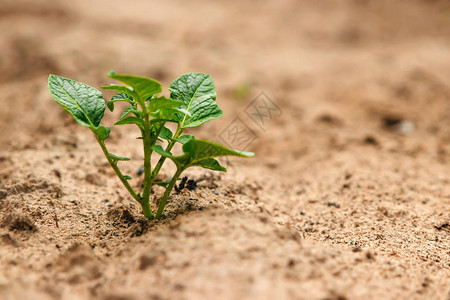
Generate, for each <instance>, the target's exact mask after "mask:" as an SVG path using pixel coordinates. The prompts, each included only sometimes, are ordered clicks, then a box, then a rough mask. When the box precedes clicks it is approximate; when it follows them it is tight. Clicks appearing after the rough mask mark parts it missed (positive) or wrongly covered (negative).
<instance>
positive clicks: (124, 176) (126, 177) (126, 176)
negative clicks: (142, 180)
mask: <svg viewBox="0 0 450 300" xmlns="http://www.w3.org/2000/svg"><path fill="white" fill-rule="evenodd" d="M123 178H125V179H126V180H131V179H133V177H131V176H129V175H123Z"/></svg>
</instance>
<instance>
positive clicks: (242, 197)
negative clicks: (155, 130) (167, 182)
mask: <svg viewBox="0 0 450 300" xmlns="http://www.w3.org/2000/svg"><path fill="white" fill-rule="evenodd" d="M449 49H450V2H449V1H446V0H442V1H425V0H422V1H419V0H411V1H387V0H381V1H380V0H352V1H350V0H346V1H337V0H335V1H332V0H326V1H325V0H323V1H263V0H261V1H256V0H252V1H229V0H228V1H210V2H201V1H197V0H194V1H180V0H174V1H164V2H162V1H160V2H156V1H154V2H153V1H152V2H150V1H146V0H129V1H126V3H125V2H123V1H118V0H108V1H106V0H98V1H86V0H76V1H55V0H53V1H45V0H2V1H1V5H0V94H1V95H2V97H1V98H2V100H1V101H2V106H1V107H2V109H1V110H0V131H1V133H0V145H1V146H0V299H115V300H119V299H120V300H127V299H130V300H131V299H444V300H448V299H450V51H449ZM111 69H113V70H116V71H117V72H121V73H132V74H140V75H143V76H149V77H152V78H155V79H157V80H159V81H160V82H161V83H162V84H163V87H164V89H165V92H164V93H165V94H166V95H167V94H168V92H167V87H168V86H169V84H170V82H171V81H172V80H173V79H174V78H176V77H177V76H179V75H181V74H183V73H185V72H203V73H208V74H211V75H212V77H213V79H214V81H215V83H216V86H217V91H218V97H217V102H218V104H219V106H220V107H221V108H222V109H223V110H224V117H223V118H221V119H219V120H216V121H213V122H209V123H207V124H205V126H203V127H202V128H196V129H193V130H191V131H190V133H195V134H196V135H197V136H199V137H202V138H207V139H209V140H212V141H216V142H219V143H228V144H230V145H231V146H233V147H237V148H239V149H242V150H248V151H253V152H255V153H256V156H255V158H252V159H230V160H222V163H223V164H224V165H226V166H227V167H228V173H223V174H219V173H212V172H206V171H204V170H201V169H191V170H188V171H187V172H186V173H185V175H186V176H187V180H186V184H185V185H184V186H181V187H180V188H179V189H178V192H176V191H174V193H173V195H172V197H171V198H170V203H169V205H168V207H167V209H166V211H165V214H164V218H163V219H162V220H159V221H147V220H145V219H144V218H143V216H142V214H141V211H140V207H139V205H138V204H137V203H135V202H133V200H132V199H131V197H130V196H129V195H128V194H127V192H126V190H125V189H124V188H123V187H121V185H120V182H119V180H118V179H117V178H116V177H115V175H114V172H113V171H112V170H111V169H110V167H109V166H108V165H107V162H106V160H105V159H104V157H103V156H102V153H101V151H100V148H99V147H98V145H97V144H96V141H95V139H94V137H93V136H92V134H91V132H90V131H89V130H87V129H86V128H82V127H80V126H79V125H77V124H76V123H75V122H74V121H73V120H72V119H71V117H70V116H69V115H68V114H67V113H66V112H64V111H63V109H62V108H61V107H60V106H58V105H57V104H55V103H54V102H53V100H52V99H51V98H50V95H49V93H48V91H47V77H48V74H49V73H54V74H58V75H62V76H66V77H70V78H73V79H76V80H78V81H82V82H85V83H88V84H89V85H92V86H95V87H99V86H101V85H107V84H110V83H112V80H109V79H108V78H107V77H106V74H107V73H108V71H109V70H111ZM110 96H111V93H105V98H107V99H109V97H110ZM120 111H121V107H120V105H117V109H116V110H115V111H114V113H106V117H105V119H104V123H105V124H106V125H108V126H110V125H111V126H112V123H113V122H114V120H115V118H117V117H118V114H119V113H120ZM137 136H138V132H137V131H136V129H134V128H133V127H131V126H114V128H113V131H112V135H111V137H110V138H109V139H108V140H107V144H108V147H109V148H110V149H111V152H112V153H115V154H118V155H122V156H127V157H131V158H132V161H131V162H124V163H121V165H120V166H121V168H122V169H123V170H124V172H125V173H126V174H130V175H131V176H133V177H134V179H133V180H132V181H131V182H132V184H133V186H134V187H136V188H139V186H140V184H141V183H142V181H141V180H142V175H141V176H139V175H137V174H136V171H137V170H138V169H139V168H140V167H141V165H142V160H141V159H142V147H141V145H140V143H139V141H138V140H136V139H135V138H136V137H137ZM172 171H173V169H172V168H171V166H168V167H167V168H165V169H164V170H163V172H164V173H165V175H166V176H170V175H171V173H172ZM161 195H162V191H161V190H160V189H158V188H156V189H155V193H154V195H153V203H152V205H153V207H155V205H156V201H157V200H158V199H159V197H161Z"/></svg>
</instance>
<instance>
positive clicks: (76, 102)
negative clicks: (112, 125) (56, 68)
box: [48, 75, 106, 128]
mask: <svg viewBox="0 0 450 300" xmlns="http://www.w3.org/2000/svg"><path fill="white" fill-rule="evenodd" d="M48 89H49V91H50V94H51V96H52V97H53V99H55V101H56V102H57V103H58V104H60V105H62V106H63V107H64V109H65V110H66V111H67V112H68V113H69V114H71V115H72V117H73V118H74V119H75V121H77V122H78V124H80V125H83V126H86V127H91V128H95V127H97V126H99V125H100V121H101V119H102V118H103V115H104V113H105V109H106V105H105V100H103V95H102V93H101V92H100V91H99V90H97V89H95V88H93V87H91V86H89V85H87V84H84V83H81V82H78V81H75V80H72V79H68V78H65V77H61V76H57V75H50V76H49V77H48Z"/></svg>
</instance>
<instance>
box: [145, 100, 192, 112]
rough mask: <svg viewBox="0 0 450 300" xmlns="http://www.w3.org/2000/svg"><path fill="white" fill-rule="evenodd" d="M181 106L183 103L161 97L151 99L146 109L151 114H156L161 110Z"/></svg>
mask: <svg viewBox="0 0 450 300" xmlns="http://www.w3.org/2000/svg"><path fill="white" fill-rule="evenodd" d="M183 105H184V102H183V101H180V100H173V99H168V98H166V97H164V96H163V97H159V98H154V99H151V100H150V103H149V105H148V109H149V112H150V113H152V112H157V111H158V110H160V109H163V108H178V107H180V106H183Z"/></svg>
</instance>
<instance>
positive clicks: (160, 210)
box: [155, 168, 184, 218]
mask: <svg viewBox="0 0 450 300" xmlns="http://www.w3.org/2000/svg"><path fill="white" fill-rule="evenodd" d="M183 171H184V169H183V168H177V171H176V172H175V175H173V177H172V179H171V180H170V182H169V186H168V187H167V188H166V191H165V192H164V195H163V197H162V198H161V202H159V206H158V212H157V213H156V216H155V217H156V218H160V217H161V215H162V213H163V211H164V207H166V204H167V199H169V195H170V192H171V191H172V189H173V187H174V186H175V183H176V182H177V180H178V177H180V175H181V173H183Z"/></svg>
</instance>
